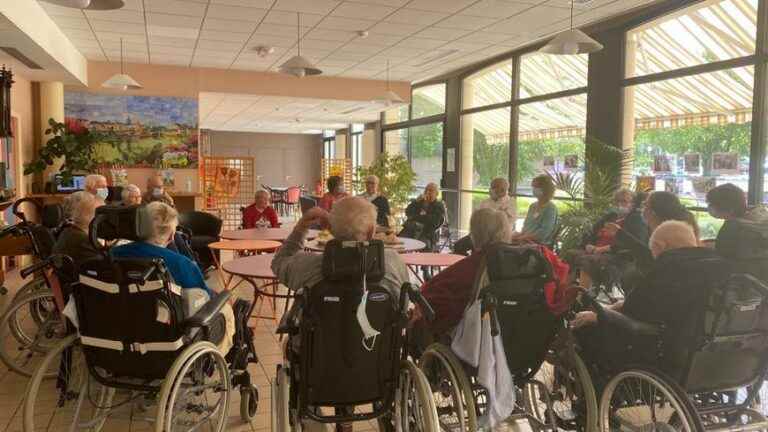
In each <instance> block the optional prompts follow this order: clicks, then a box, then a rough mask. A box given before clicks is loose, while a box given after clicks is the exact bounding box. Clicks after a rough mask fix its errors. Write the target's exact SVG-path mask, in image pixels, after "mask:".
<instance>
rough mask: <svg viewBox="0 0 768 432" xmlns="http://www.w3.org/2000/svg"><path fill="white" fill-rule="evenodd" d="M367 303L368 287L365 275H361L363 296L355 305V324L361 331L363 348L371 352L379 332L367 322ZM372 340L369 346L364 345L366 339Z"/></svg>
mask: <svg viewBox="0 0 768 432" xmlns="http://www.w3.org/2000/svg"><path fill="white" fill-rule="evenodd" d="M367 303H368V286H367V284H366V281H365V275H363V296H362V298H360V304H358V305H357V323H358V324H360V330H362V331H363V347H364V348H365V349H367V350H368V351H373V347H374V345H376V336H378V335H380V334H381V332H379V331H378V330H376V329H375V328H373V327H372V326H371V323H370V321H368V314H367V313H366V312H365V305H366V304H367ZM371 338H373V340H372V341H371V344H370V346H369V345H368V344H366V341H367V340H368V339H371Z"/></svg>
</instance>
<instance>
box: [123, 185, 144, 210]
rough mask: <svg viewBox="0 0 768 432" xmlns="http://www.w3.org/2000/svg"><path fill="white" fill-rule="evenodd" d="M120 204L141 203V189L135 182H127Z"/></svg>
mask: <svg viewBox="0 0 768 432" xmlns="http://www.w3.org/2000/svg"><path fill="white" fill-rule="evenodd" d="M121 198H122V204H123V205H124V206H132V205H139V204H141V189H139V187H138V186H136V185H135V184H129V185H127V186H125V187H124V188H123V192H122V196H121Z"/></svg>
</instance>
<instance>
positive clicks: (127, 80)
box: [101, 38, 142, 91]
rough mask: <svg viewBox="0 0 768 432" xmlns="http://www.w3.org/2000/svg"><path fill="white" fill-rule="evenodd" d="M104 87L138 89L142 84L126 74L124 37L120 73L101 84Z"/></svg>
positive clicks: (121, 44)
mask: <svg viewBox="0 0 768 432" xmlns="http://www.w3.org/2000/svg"><path fill="white" fill-rule="evenodd" d="M101 86H102V87H106V88H113V89H120V90H123V91H125V90H138V89H140V88H142V87H141V84H139V83H138V82H136V80H135V79H133V78H131V76H130V75H128V74H126V73H125V71H124V65H123V38H120V73H119V74H116V75H112V77H111V78H110V79H108V80H106V81H104V82H103V83H102V84H101Z"/></svg>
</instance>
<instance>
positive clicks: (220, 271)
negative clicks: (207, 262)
mask: <svg viewBox="0 0 768 432" xmlns="http://www.w3.org/2000/svg"><path fill="white" fill-rule="evenodd" d="M209 250H210V251H211V257H212V258H213V262H214V263H216V273H218V275H219V282H220V283H221V288H222V289H227V285H228V282H227V281H225V280H224V270H223V269H222V268H221V264H220V263H219V259H218V258H216V252H215V251H214V250H213V249H209ZM231 279H232V278H231V277H230V280H231Z"/></svg>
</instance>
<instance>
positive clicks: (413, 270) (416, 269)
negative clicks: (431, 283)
mask: <svg viewBox="0 0 768 432" xmlns="http://www.w3.org/2000/svg"><path fill="white" fill-rule="evenodd" d="M408 270H410V271H411V273H413V275H414V276H416V280H418V281H419V283H420V284H422V285H423V284H424V280H423V279H422V278H421V276H420V275H419V266H412V265H409V266H408Z"/></svg>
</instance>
